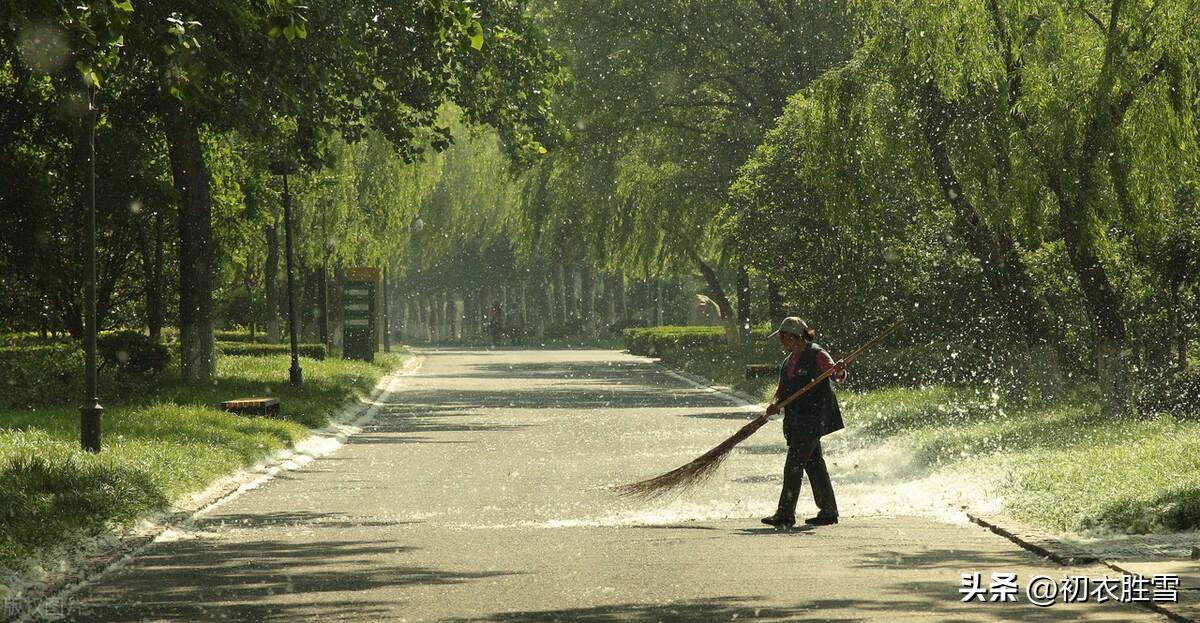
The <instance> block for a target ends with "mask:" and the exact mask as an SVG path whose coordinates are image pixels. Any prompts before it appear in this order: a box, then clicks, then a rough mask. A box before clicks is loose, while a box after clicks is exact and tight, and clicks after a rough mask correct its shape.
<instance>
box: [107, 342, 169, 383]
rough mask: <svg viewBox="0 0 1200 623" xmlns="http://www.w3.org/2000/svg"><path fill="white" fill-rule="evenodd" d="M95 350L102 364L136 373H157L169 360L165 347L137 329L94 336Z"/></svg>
mask: <svg viewBox="0 0 1200 623" xmlns="http://www.w3.org/2000/svg"><path fill="white" fill-rule="evenodd" d="M96 352H97V354H98V355H99V356H100V357H101V358H102V359H103V363H102V364H101V365H103V366H112V367H114V368H116V369H118V370H120V371H122V372H126V373H129V372H132V373H137V374H145V373H147V372H149V373H158V372H162V371H163V369H165V368H166V367H167V363H168V362H169V361H170V360H171V356H170V353H168V352H167V347H166V346H163V345H162V344H158V343H156V342H154V341H153V340H151V339H150V338H149V337H148V336H146V335H145V334H142V333H139V332H137V331H117V332H116V333H105V334H102V335H100V336H99V337H97V338H96Z"/></svg>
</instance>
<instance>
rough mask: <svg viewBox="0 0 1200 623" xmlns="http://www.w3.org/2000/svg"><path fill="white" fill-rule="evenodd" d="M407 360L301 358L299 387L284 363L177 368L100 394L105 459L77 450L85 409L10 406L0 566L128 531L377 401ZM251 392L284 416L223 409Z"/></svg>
mask: <svg viewBox="0 0 1200 623" xmlns="http://www.w3.org/2000/svg"><path fill="white" fill-rule="evenodd" d="M405 358H406V355H405V354H400V353H390V354H383V353H379V354H377V356H376V361H375V363H373V364H372V363H365V362H356V361H346V360H342V359H327V360H324V361H317V360H313V359H301V366H302V367H303V369H304V384H303V386H302V387H299V388H294V387H291V386H290V385H288V383H287V378H288V367H289V365H290V360H289V358H288V357H287V356H286V355H279V356H270V357H235V356H226V357H221V358H220V359H219V360H218V365H217V377H216V378H215V379H214V380H213V381H211V382H206V383H189V382H184V381H183V380H182V379H180V378H179V376H178V373H177V372H173V371H171V370H168V371H166V372H164V373H163V374H162V375H161V376H159V377H156V380H155V382H154V385H153V386H147V387H144V388H141V390H140V391H136V392H132V393H128V394H126V395H125V397H124V398H123V399H121V400H120V401H119V402H114V403H108V402H105V400H104V397H103V396H101V403H102V404H104V407H105V409H104V416H103V417H104V420H103V447H104V450H103V452H101V453H100V454H98V455H92V454H89V453H87V452H83V451H82V450H80V449H79V411H78V406H77V405H75V404H70V405H63V406H53V407H49V408H39V409H14V408H7V409H0V570H10V571H11V570H15V569H18V568H19V567H20V566H21V565H22V562H23V561H26V560H27V559H29V558H30V557H31V556H35V555H38V554H41V553H46V552H48V551H51V550H52V549H53V548H54V547H55V546H60V545H62V544H64V543H65V544H70V543H72V542H77V541H78V540H79V539H81V538H84V537H87V536H89V535H93V534H98V533H101V532H104V531H106V530H107V529H109V528H110V527H112V526H127V525H130V524H131V523H133V522H134V521H136V520H137V519H138V518H140V517H142V516H144V515H145V514H146V513H148V512H152V511H155V510H159V509H162V508H164V507H166V506H167V505H168V504H170V502H171V501H172V500H174V499H176V498H177V497H179V496H180V495H182V494H185V493H188V492H192V491H197V490H201V489H203V488H205V487H206V486H207V485H208V484H210V483H211V482H213V481H214V480H216V479H218V478H220V477H222V476H225V475H228V474H229V473H231V472H234V471H236V470H238V469H240V468H243V467H246V466H249V465H253V464H254V463H256V462H257V461H259V460H262V459H263V458H265V457H266V456H268V455H269V454H271V453H273V452H275V451H277V450H279V449H281V448H284V447H286V446H290V445H292V444H294V443H295V442H296V441H298V440H301V439H303V438H304V437H306V436H307V435H308V429H309V427H319V426H322V425H324V424H325V423H326V418H327V416H328V415H331V414H333V413H334V412H335V411H336V410H337V409H338V407H339V406H341V405H342V404H343V403H344V402H345V401H346V400H347V399H348V398H350V397H352V396H362V395H365V394H367V393H369V392H370V390H371V388H373V387H374V386H375V384H376V383H377V382H378V380H379V379H380V378H381V377H382V376H383V375H385V374H386V373H388V372H389V371H391V370H394V369H396V368H399V367H400V366H401V365H402V364H403V362H404V359H405ZM102 391H103V389H102ZM251 395H256V396H264V395H271V396H275V397H278V398H279V399H280V402H281V412H282V413H281V414H282V417H281V418H280V419H268V418H260V417H241V416H235V415H232V414H229V413H225V412H222V411H220V410H219V404H220V402H221V401H222V400H228V399H231V398H238V397H245V396H251ZM68 399H69V400H70V401H71V402H72V403H74V402H76V401H77V400H78V398H76V397H68Z"/></svg>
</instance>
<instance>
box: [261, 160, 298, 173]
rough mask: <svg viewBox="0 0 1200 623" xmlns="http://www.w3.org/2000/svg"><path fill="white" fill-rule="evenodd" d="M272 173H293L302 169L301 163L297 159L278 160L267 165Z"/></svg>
mask: <svg viewBox="0 0 1200 623" xmlns="http://www.w3.org/2000/svg"><path fill="white" fill-rule="evenodd" d="M267 168H268V169H270V170H271V175H291V174H292V173H295V172H296V171H299V170H300V164H299V163H297V162H296V161H295V160H276V161H274V162H272V163H271V164H269V165H267Z"/></svg>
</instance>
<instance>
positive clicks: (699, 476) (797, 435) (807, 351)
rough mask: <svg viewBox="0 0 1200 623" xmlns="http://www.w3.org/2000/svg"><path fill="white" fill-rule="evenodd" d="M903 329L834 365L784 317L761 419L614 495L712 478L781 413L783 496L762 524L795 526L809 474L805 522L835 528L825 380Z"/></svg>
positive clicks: (798, 323)
mask: <svg viewBox="0 0 1200 623" xmlns="http://www.w3.org/2000/svg"><path fill="white" fill-rule="evenodd" d="M902 326H904V320H897V321H896V322H894V323H892V326H890V327H888V328H887V329H885V330H884V331H883V333H880V334H879V335H876V336H875V337H873V338H871V339H870V340H869V341H867V343H866V344H863V345H862V346H859V347H858V349H857V350H855V351H854V352H852V353H850V354H849V355H846V357H845V358H844V359H841V360H839V361H838V362H837V363H834V362H833V358H831V357H830V356H829V353H827V352H825V350H824V349H822V348H821V347H820V346H817V345H816V344H814V343H813V338H814V337H816V333H815V332H814V331H813V330H812V329H810V328H809V327H808V325H807V324H805V323H804V321H803V320H801V319H799V318H796V317H790V318H785V319H784V321H783V322H782V323H781V324H780V325H779V330H778V331H776V332H774V333H772V334H771V336H770V337H772V338H776V337H778V338H779V340H780V343H781V344H783V347H784V348H785V349H786V350H787V351H788V353H789V354H788V358H787V360H785V361H784V362H783V365H782V366H781V367H780V370H779V387H778V389H776V391H775V397H774V398H773V399H772V400H771V405H770V407H768V408H767V410H766V411H765V412H764V413H763V414H762V415H760V416H758V417H756V418H754V420H752V421H751V422H750V423H749V424H746V425H745V426H743V427H741V428H740V429H738V431H737V432H736V433H734V434H733V435H732V436H730V437H729V438H728V439H726V440H725V441H722V442H721V443H719V444H717V445H716V446H715V447H714V448H713V449H712V450H709V451H708V452H705V453H704V454H701V455H700V456H698V457H696V458H695V459H693V460H692V461H691V462H690V463H687V464H686V465H681V466H680V467H676V468H675V469H673V470H671V471H669V472H667V473H665V474H659V475H658V476H655V477H653V478H647V479H645V480H639V481H637V482H630V483H626V484H623V485H614V486H612V487H610V488H611V489H612V490H613V491H615V492H616V493H617V494H618V495H622V496H626V497H639V498H644V499H653V498H657V497H659V496H662V495H666V494H668V493H670V492H680V491H683V490H686V489H688V488H691V487H694V486H696V485H697V484H699V483H701V482H704V481H705V480H707V479H708V478H709V477H710V476H712V475H713V474H714V473H715V472H716V471H717V468H718V467H720V465H721V463H722V462H723V461H724V460H725V458H726V457H728V456H729V454H730V452H732V451H733V449H734V447H736V446H737V445H738V444H739V443H741V442H743V441H745V440H746V439H748V438H749V437H750V435H753V434H754V433H755V431H757V430H758V429H760V428H762V427H763V426H765V425H766V423H767V422H768V421H769V420H770V417H771V416H772V415H775V414H776V413H779V411H780V410H783V412H784V414H785V416H784V423H783V432H784V436H785V437H786V438H787V441H788V457H787V461H786V462H785V464H784V473H783V476H784V484H783V492H782V493H781V494H780V495H779V509H778V510H777V511H776V513H775V514H774V515H772V516H770V517H767V518H765V519H763V522H764V523H766V524H769V525H772V526H776V527H785V526H791V525H794V524H795V523H796V499H797V498H798V497H799V495H800V483H801V481H802V478H803V473H804V471H806V470H807V471H808V477H809V480H811V481H813V497H815V498H816V500H817V506H818V507H819V508H820V509H821V512H820V513H818V515H817V516H816V517H814V518H812V519H811V520H808V521H807V522H806V523H815V524H818V525H822V524H832V523H837V516H838V515H837V502H836V501H835V500H834V497H833V485H831V484H830V482H829V473H828V472H827V471H826V470H825V461H824V459H823V458H822V457H821V437H822V436H824V435H828V434H829V433H832V432H834V431H838V430H841V429H842V428H843V424H842V412H841V410H840V409H839V407H838V404H837V397H836V396H834V395H833V388H832V387H831V386H830V384H829V377H831V376H835V377H837V378H838V379H839V381H844V380H845V378H846V366H847V365H848V364H850V363H851V362H853V361H854V360H856V359H858V358H859V357H860V356H862V354H863V353H865V352H867V350H869V349H870V348H871V347H873V346H875V345H876V344H878V343H879V342H881V341H883V339H884V338H886V337H887V336H889V335H891V334H892V333H893V332H895V331H896V330H897V329H899V328H900V327H902Z"/></svg>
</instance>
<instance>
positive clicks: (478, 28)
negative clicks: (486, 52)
mask: <svg viewBox="0 0 1200 623" xmlns="http://www.w3.org/2000/svg"><path fill="white" fill-rule="evenodd" d="M467 36H469V37H471V47H473V48H475V49H476V50H482V49H483V25H482V24H480V23H479V22H477V21H472V22H471V25H470V26H467Z"/></svg>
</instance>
